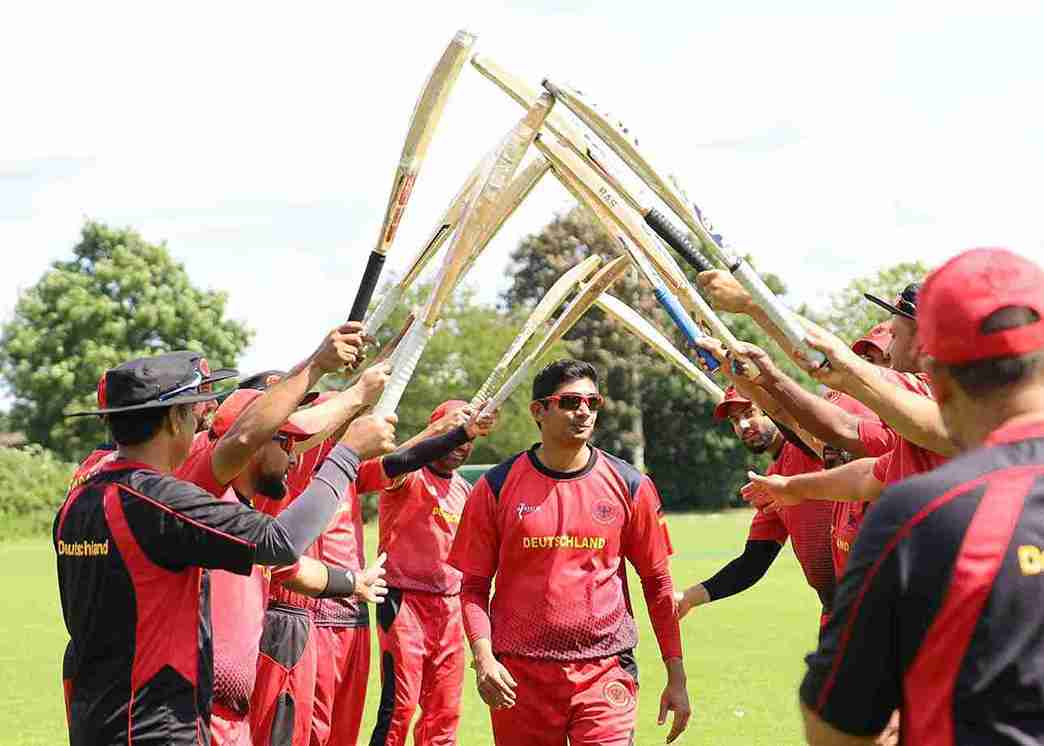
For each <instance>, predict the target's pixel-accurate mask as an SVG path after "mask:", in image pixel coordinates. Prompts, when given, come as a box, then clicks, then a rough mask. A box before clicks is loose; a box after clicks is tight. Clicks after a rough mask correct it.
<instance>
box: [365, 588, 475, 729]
mask: <svg viewBox="0 0 1044 746" xmlns="http://www.w3.org/2000/svg"><path fill="white" fill-rule="evenodd" d="M377 621H378V622H379V623H380V627H379V629H378V631H377V635H378V639H379V641H380V646H381V703H380V707H379V708H378V710H377V724H376V725H375V726H374V729H373V733H372V735H371V736H370V746H403V744H405V743H406V736H407V734H408V733H409V730H410V721H411V720H412V719H413V714H414V712H415V711H416V710H417V708H418V707H419V708H420V716H419V717H418V719H417V724H416V725H414V727H413V743H414V746H454V744H456V742H457V725H458V724H459V723H460V694H461V689H462V687H463V684H464V626H463V621H462V619H461V613H460V597H459V596H442V595H436V594H433V593H419V592H416V591H401V590H398V589H395V588H391V589H389V591H388V596H387V597H386V598H385V600H384V603H383V604H381V605H380V606H379V607H377Z"/></svg>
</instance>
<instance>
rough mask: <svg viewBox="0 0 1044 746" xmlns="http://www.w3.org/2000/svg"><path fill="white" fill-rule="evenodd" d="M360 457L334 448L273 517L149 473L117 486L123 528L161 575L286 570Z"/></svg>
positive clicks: (322, 523) (323, 521)
mask: <svg viewBox="0 0 1044 746" xmlns="http://www.w3.org/2000/svg"><path fill="white" fill-rule="evenodd" d="M358 466H359V457H358V455H357V454H356V453H355V452H354V451H352V450H351V449H350V448H348V447H347V446H341V445H339V446H337V447H336V448H334V449H333V451H331V452H330V455H329V456H328V457H327V458H326V460H325V461H324V462H323V465H322V467H321V468H320V469H319V473H318V474H317V475H316V478H315V479H313V480H312V482H311V484H310V485H309V486H308V489H306V490H305V491H304V492H303V493H301V495H300V496H299V497H298V498H297V500H295V501H294V502H293V504H292V505H291V506H290V507H289V508H287V509H286V510H284V511H283V512H282V513H281V514H280V515H279V517H278V518H272V517H271V516H268V515H265V514H264V513H261V512H259V511H256V510H253V509H251V508H248V507H247V506H245V505H243V504H242V503H241V502H239V500H219V499H217V498H215V497H214V496H213V495H211V494H210V493H209V492H206V491H205V490H202V489H200V488H199V487H197V486H196V485H194V484H192V483H191V482H186V481H183V480H181V479H177V478H175V477H173V476H170V475H167V474H157V473H156V472H153V471H151V470H143V469H142V470H136V471H134V472H131V473H130V474H129V475H128V477H127V478H126V481H125V482H123V483H122V484H121V488H122V490H121V501H122V505H123V512H124V515H125V517H126V521H127V525H128V527H129V528H130V530H131V531H132V532H133V534H134V537H135V539H136V540H137V542H138V544H139V545H140V546H141V548H142V550H143V551H144V552H145V554H146V555H147V556H148V557H149V559H150V560H152V561H153V562H154V563H156V564H157V565H159V566H160V567H164V568H166V569H168V570H174V571H178V570H182V569H184V568H186V567H191V566H196V567H207V568H211V569H217V570H228V571H229V572H234V573H238V574H240V575H249V574H250V569H251V567H252V566H253V565H255V564H259V565H292V564H293V563H294V562H296V561H297V559H298V557H299V556H300V554H301V552H302V551H304V549H306V548H307V547H308V546H309V545H310V544H311V543H312V542H313V541H315V538H316V537H317V536H318V535H319V534H320V533H321V532H322V531H323V529H324V528H326V526H327V524H329V522H330V519H331V518H332V517H333V513H334V510H336V508H337V502H338V500H339V499H340V497H341V495H342V494H344V491H345V489H346V488H347V487H348V484H349V483H350V482H351V481H352V480H354V479H355V476H356V470H357V469H358Z"/></svg>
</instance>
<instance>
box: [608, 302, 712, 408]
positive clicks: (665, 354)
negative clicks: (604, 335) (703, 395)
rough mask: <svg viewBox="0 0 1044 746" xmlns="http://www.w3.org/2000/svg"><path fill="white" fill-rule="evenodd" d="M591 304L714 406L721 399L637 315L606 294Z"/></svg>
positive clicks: (705, 379)
mask: <svg viewBox="0 0 1044 746" xmlns="http://www.w3.org/2000/svg"><path fill="white" fill-rule="evenodd" d="M595 302H596V303H597V304H598V307H599V308H601V309H602V310H603V311H605V312H606V314H608V315H609V316H610V317H611V318H613V319H614V320H616V321H618V322H619V323H620V324H622V325H623V326H624V327H625V328H626V329H627V330H628V331H630V332H631V333H632V334H634V336H636V337H638V338H639V339H640V340H642V341H643V342H645V343H646V344H647V345H649V346H650V347H652V348H653V349H654V350H656V352H657V353H659V354H660V356H661V357H662V358H663V359H664V360H666V361H667V362H668V363H670V364H671V365H673V366H675V367H676V368H678V370H680V371H681V372H682V373H684V374H685V375H686V377H688V379H689V380H690V381H692V382H693V383H695V384H696V385H698V386H699V387H700V388H701V389H703V390H704V391H705V392H707V394H708V396H710V398H711V401H712V402H713V403H714V404H717V403H718V402H720V401H721V400H722V399H724V398H725V393H724V392H723V391H722V390H721V387H719V386H718V385H717V384H716V383H714V381H712V380H711V379H710V378H709V377H707V375H706V374H705V373H704V372H703V371H702V370H700V369H699V368H698V367H696V365H694V364H693V362H692V361H691V360H689V358H687V357H686V356H685V355H684V354H683V353H682V352H681V351H680V350H679V349H678V348H677V347H675V346H674V345H672V344H671V343H670V340H668V339H667V337H665V336H664V335H663V334H662V333H661V332H660V330H659V329H657V328H656V327H655V326H653V325H652V324H651V323H650V322H649V321H648V320H646V319H645V318H644V317H643V316H642V315H641V314H640V313H638V312H637V311H635V310H634V309H633V308H631V307H630V306H629V305H627V304H626V303H624V302H623V301H622V300H620V299H619V298H616V297H615V296H612V295H610V294H609V293H602V294H601V295H600V296H598V299H597V300H596V301H595Z"/></svg>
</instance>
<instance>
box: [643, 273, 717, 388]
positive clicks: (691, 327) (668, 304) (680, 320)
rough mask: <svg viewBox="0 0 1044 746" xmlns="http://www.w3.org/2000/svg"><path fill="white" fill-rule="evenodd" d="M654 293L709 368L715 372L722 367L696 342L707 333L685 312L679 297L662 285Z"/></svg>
mask: <svg viewBox="0 0 1044 746" xmlns="http://www.w3.org/2000/svg"><path fill="white" fill-rule="evenodd" d="M653 293H654V294H655V295H656V300H658V301H660V305H662V306H663V308H664V310H665V311H667V313H668V314H669V315H670V317H671V320H672V321H674V323H675V325H676V326H677V327H678V328H679V329H681V331H682V334H684V335H685V339H686V340H688V342H689V346H690V347H692V348H694V349H695V350H696V354H697V355H699V356H700V358H701V359H702V360H703V362H704V363H706V365H707V369H708V370H710V371H711V372H712V373H713V372H714V371H716V370H717V369H718V368H719V367H721V366H720V364H719V363H718V361H717V360H715V359H714V356H713V355H711V354H710V353H709V352H707V351H706V350H705V349H703V348H702V347H699V346H698V345H697V344H696V340H698V339H702V338H703V337H706V336H707V335H706V334H704V333H703V332H702V331H700V328H699V327H698V326H696V322H695V321H693V320H692V318H691V317H690V316H689V314H687V313H685V309H684V308H682V306H681V303H679V302H678V299H677V298H675V297H674V296H673V295H672V294H671V293H669V292H667V289H666V288H662V287H660V288H656V289H655V290H654V291H653Z"/></svg>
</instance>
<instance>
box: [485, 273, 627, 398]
mask: <svg viewBox="0 0 1044 746" xmlns="http://www.w3.org/2000/svg"><path fill="white" fill-rule="evenodd" d="M630 266H631V260H630V258H629V257H628V256H626V255H624V256H618V257H616V258H615V259H612V260H611V261H609V262H608V263H607V264H606V265H605V266H604V267H602V268H601V269H600V270H598V272H597V273H596V274H595V275H594V277H592V278H591V280H590V281H589V282H588V283H587V284H586V285H584V286H583V287H582V288H581V289H580V292H579V293H577V295H576V297H575V298H573V300H571V301H570V302H569V305H567V306H566V307H565V309H564V310H563V311H562V313H561V314H560V315H559V317H558V318H557V319H556V320H555V323H554V324H552V325H551V328H550V329H549V330H548V332H547V334H545V335H544V337H543V338H542V339H541V340H540V341H539V342H538V343H537V344H536V346H535V347H534V349H533V350H532V352H530V353H529V355H528V356H526V359H525V360H523V361H522V363H521V364H520V365H519V366H518V367H517V368H516V369H515V372H514V373H512V374H511V376H510V377H509V378H508V379H507V380H506V381H505V382H504V383H503V384H501V386H500V388H499V389H498V390H497V393H496V394H494V395H493V397H492V398H490V399H489V401H487V402H486V403H485V404H484V405H483V407H482V411H484V412H492V411H494V410H496V409H499V408H500V407H501V406H502V405H503V404H504V402H505V401H507V400H508V397H510V396H511V394H512V393H514V391H515V389H517V388H518V387H519V385H521V383H522V381H524V380H525V379H526V377H527V376H528V375H529V374H530V372H531V371H532V369H533V367H534V366H535V365H536V364H537V362H539V360H540V358H542V357H543V356H544V354H545V353H546V352H547V351H548V350H549V349H551V346H552V345H553V344H554V343H555V342H557V341H558V340H560V339H561V338H562V337H563V335H565V333H566V332H568V331H569V330H570V329H572V328H573V325H574V324H576V322H577V321H579V320H580V318H581V317H582V316H583V315H584V314H585V313H587V311H588V309H589V308H591V306H592V305H593V304H594V302H595V299H596V298H597V297H598V296H599V295H601V293H602V291H604V290H606V289H608V288H609V287H610V286H611V285H612V284H613V283H614V282H616V281H617V280H618V279H620V278H621V277H622V276H623V274H624V272H626V271H627V270H628V268H630Z"/></svg>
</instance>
